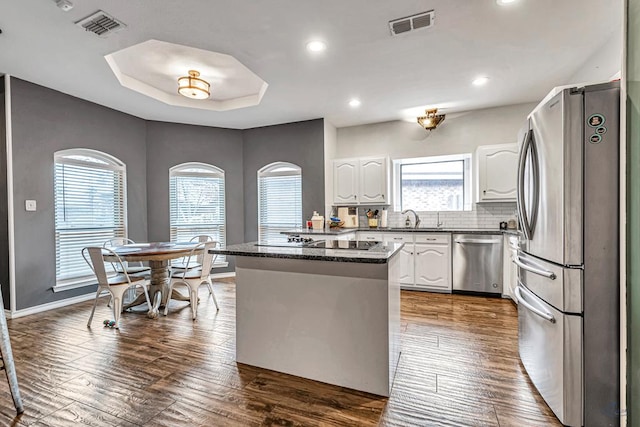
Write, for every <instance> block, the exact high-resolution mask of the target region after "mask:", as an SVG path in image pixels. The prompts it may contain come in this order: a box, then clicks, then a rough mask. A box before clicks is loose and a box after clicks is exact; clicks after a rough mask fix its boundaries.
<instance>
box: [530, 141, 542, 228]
mask: <svg viewBox="0 0 640 427" xmlns="http://www.w3.org/2000/svg"><path fill="white" fill-rule="evenodd" d="M530 132H531V136H530V137H529V146H530V147H531V168H532V169H533V206H531V220H530V221H529V224H528V225H529V233H530V234H531V236H532V237H533V233H534V231H535V228H536V223H537V222H538V206H539V205H540V159H539V158H538V146H537V144H536V139H535V138H534V136H533V129H531V130H530Z"/></svg>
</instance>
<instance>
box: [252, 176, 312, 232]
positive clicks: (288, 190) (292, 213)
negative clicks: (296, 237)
mask: <svg viewBox="0 0 640 427" xmlns="http://www.w3.org/2000/svg"><path fill="white" fill-rule="evenodd" d="M299 227H302V175H301V172H300V168H298V167H295V168H292V167H280V168H278V167H273V166H272V167H271V168H270V169H268V170H266V171H263V172H259V174H258V238H259V239H260V240H277V239H282V238H283V236H282V234H281V232H282V231H286V230H290V229H292V228H299Z"/></svg>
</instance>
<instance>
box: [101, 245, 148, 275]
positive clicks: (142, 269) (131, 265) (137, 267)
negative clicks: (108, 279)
mask: <svg viewBox="0 0 640 427" xmlns="http://www.w3.org/2000/svg"><path fill="white" fill-rule="evenodd" d="M135 243H136V242H134V241H133V240H131V239H128V238H126V237H116V238H114V239H109V240H107V241H106V242H104V244H103V245H102V247H103V248H108V249H113V248H115V247H118V246H124V245H134V244H135ZM122 265H123V266H124V268H125V270H126V272H127V273H129V274H145V273H146V274H148V273H149V272H150V271H151V268H149V267H147V266H145V265H144V264H142V262H140V261H138V262H131V261H125V262H124V263H123V264H122ZM114 270H116V271H118V273H123V272H124V271H119V266H117V265H114Z"/></svg>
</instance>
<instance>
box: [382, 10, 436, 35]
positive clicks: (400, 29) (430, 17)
mask: <svg viewBox="0 0 640 427" xmlns="http://www.w3.org/2000/svg"><path fill="white" fill-rule="evenodd" d="M435 18H436V11H435V10H430V11H428V12H422V13H418V14H416V15H411V16H407V17H406V18H400V19H394V20H393V21H389V29H390V30H391V35H392V36H397V35H398V34H402V33H408V32H409V31H415V30H418V29H421V28H430V27H432V26H433V21H434V20H435Z"/></svg>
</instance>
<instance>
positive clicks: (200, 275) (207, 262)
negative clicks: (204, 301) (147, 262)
mask: <svg viewBox="0 0 640 427" xmlns="http://www.w3.org/2000/svg"><path fill="white" fill-rule="evenodd" d="M216 244H217V242H203V243H198V246H196V247H195V248H193V249H192V250H191V253H190V254H189V257H188V258H187V265H188V264H189V261H191V260H192V259H195V258H196V257H198V256H199V255H201V256H202V263H201V266H200V268H197V269H196V268H193V269H189V270H182V272H181V273H180V274H178V275H177V276H172V277H171V280H170V281H169V295H171V291H172V290H173V287H174V286H175V285H183V286H186V287H187V288H188V289H189V303H190V304H191V312H192V318H193V320H195V319H196V316H197V311H198V288H200V285H202V284H203V283H206V285H207V287H208V288H209V293H210V294H211V296H212V297H213V303H214V304H215V306H216V310H220V307H218V301H217V300H216V295H215V294H214V293H213V282H212V281H211V267H212V266H213V261H214V260H215V258H216V256H217V255H214V254H212V253H210V252H209V250H210V249H213V248H215V247H216ZM168 311H169V303H168V302H167V304H166V305H165V307H164V315H165V316H166V315H167V313H168Z"/></svg>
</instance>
